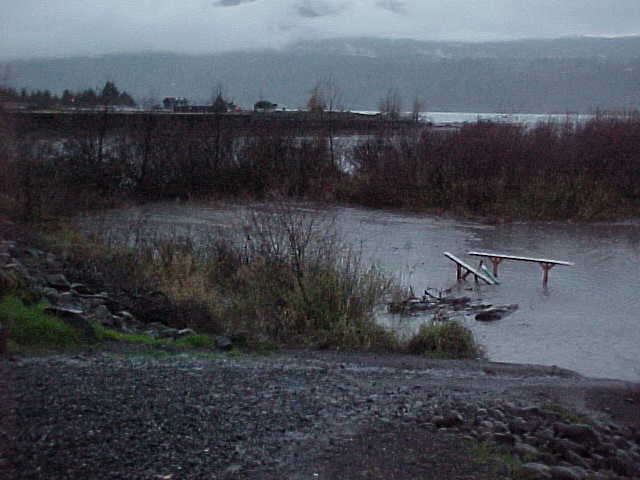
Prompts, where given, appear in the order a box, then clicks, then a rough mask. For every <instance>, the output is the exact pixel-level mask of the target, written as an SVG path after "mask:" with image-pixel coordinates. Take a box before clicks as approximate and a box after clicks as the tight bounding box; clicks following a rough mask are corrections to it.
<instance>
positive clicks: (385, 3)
mask: <svg viewBox="0 0 640 480" xmlns="http://www.w3.org/2000/svg"><path fill="white" fill-rule="evenodd" d="M377 5H378V6H379V7H381V8H384V9H386V10H389V11H390V12H393V13H397V14H398V15H403V14H405V13H407V8H406V5H405V2H404V1H402V0H380V1H379V2H378V3H377Z"/></svg>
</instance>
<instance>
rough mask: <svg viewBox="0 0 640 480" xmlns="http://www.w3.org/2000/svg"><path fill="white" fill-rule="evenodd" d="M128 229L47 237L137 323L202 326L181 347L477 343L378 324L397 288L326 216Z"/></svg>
mask: <svg viewBox="0 0 640 480" xmlns="http://www.w3.org/2000/svg"><path fill="white" fill-rule="evenodd" d="M136 228H142V227H140V226H137V227H136V226H135V225H129V226H128V227H127V228H126V229H125V230H127V232H128V234H129V236H128V237H126V238H124V237H116V236H113V235H112V234H111V232H110V230H109V229H108V228H105V229H104V231H102V232H94V233H93V234H92V235H91V237H86V236H82V235H79V234H78V233H75V232H74V231H73V230H69V229H67V230H60V229H58V230H56V231H54V232H52V233H50V234H49V237H48V240H47V241H48V242H49V244H50V245H53V246H54V248H55V251H56V252H57V253H58V255H59V256H60V257H61V258H64V259H65V262H66V264H67V268H68V271H69V272H70V275H73V278H74V280H76V281H81V282H83V283H85V284H87V285H89V286H90V287H92V288H94V289H96V290H98V291H100V290H104V289H107V290H109V291H110V293H111V295H112V296H113V298H114V299H115V300H116V301H117V302H121V303H122V305H123V308H125V309H127V310H129V311H131V312H132V313H133V314H134V315H135V316H136V317H137V318H139V319H140V320H142V321H143V322H161V323H164V324H166V325H169V326H171V327H176V328H192V329H194V330H195V331H196V332H198V333H199V334H200V335H196V336H191V337H187V339H186V340H185V341H184V342H183V343H185V342H186V344H188V345H191V346H194V347H197V346H211V345H212V340H211V338H212V337H213V336H215V335H220V334H224V335H228V336H230V337H231V338H232V339H233V341H234V344H235V345H237V346H240V347H243V346H244V347H246V348H249V349H265V348H269V349H270V348H279V347H301V346H302V347H309V348H328V349H349V350H352V349H353V350H373V351H386V352H411V353H414V354H420V355H422V354H424V355H429V356H432V357H454V358H475V357H477V356H478V355H479V354H480V353H481V349H480V348H479V347H478V346H477V345H476V344H475V342H474V341H473V336H472V335H471V334H470V332H469V331H468V330H467V329H465V328H464V327H461V326H459V325H457V324H453V323H451V324H449V323H446V324H445V323H442V324H438V325H435V324H434V326H433V328H432V331H431V332H430V334H429V335H428V337H429V340H428V341H422V340H418V338H420V339H423V337H425V333H424V332H420V334H419V335H418V336H417V337H416V339H414V340H412V342H411V343H407V342H406V341H401V340H399V339H398V338H397V336H396V335H395V334H394V333H393V332H391V331H389V330H386V329H385V328H383V327H381V326H380V325H378V324H377V323H376V320H375V317H374V313H373V312H374V309H376V307H378V306H380V305H382V304H384V303H385V302H386V301H387V300H389V299H391V298H398V297H400V296H403V295H405V294H406V293H405V292H404V291H403V290H402V289H401V288H400V287H399V285H398V284H397V282H396V281H395V280H394V279H393V278H391V277H390V276H388V275H387V274H385V273H384V272H382V271H381V270H380V269H379V268H377V267H376V266H375V265H370V264H368V263H365V262H364V261H363V260H362V258H361V257H360V255H359V253H358V252H357V251H356V250H354V249H353V248H351V247H349V246H348V245H346V244H345V243H344V242H342V241H341V240H340V238H338V235H337V234H336V233H335V230H334V228H333V221H332V218H331V216H330V215H329V214H326V215H324V216H323V215H321V214H318V212H314V213H313V214H310V213H308V211H307V210H305V209H299V208H294V207H291V206H289V205H287V204H281V205H280V206H273V205H272V206H271V207H269V208H268V209H263V210H252V211H247V213H246V214H245V216H244V217H243V218H242V219H241V220H240V221H239V225H238V226H237V228H234V229H233V232H236V233H230V231H220V230H215V229H213V230H212V229H204V230H202V231H200V232H199V233H198V235H196V236H193V235H191V236H186V237H179V236H177V235H169V234H167V232H160V231H156V232H155V233H154V232H151V231H148V230H146V231H142V230H140V231H136ZM1 321H2V320H0V322H1ZM14 324H15V322H14ZM96 333H97V336H98V338H99V339H100V340H103V341H109V340H111V341H136V342H144V343H149V342H151V341H152V339H150V338H148V337H147V336H144V335H143V336H140V338H138V337H135V338H134V337H133V336H131V335H124V334H121V333H118V332H115V331H112V330H106V329H104V328H103V327H100V328H98V330H97V332H96ZM455 337H458V338H455Z"/></svg>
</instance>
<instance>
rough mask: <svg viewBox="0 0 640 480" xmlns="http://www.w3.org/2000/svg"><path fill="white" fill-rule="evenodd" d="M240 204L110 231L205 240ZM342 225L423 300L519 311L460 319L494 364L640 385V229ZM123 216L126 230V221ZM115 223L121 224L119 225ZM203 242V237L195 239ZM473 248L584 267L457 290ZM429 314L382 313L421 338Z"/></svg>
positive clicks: (152, 215)
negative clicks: (434, 295) (458, 262)
mask: <svg viewBox="0 0 640 480" xmlns="http://www.w3.org/2000/svg"><path fill="white" fill-rule="evenodd" d="M240 210H241V207H240V206H235V205H228V204H226V205H205V204H173V203H162V204H154V205H150V206H146V207H144V208H132V209H127V210H119V211H118V212H117V213H113V214H112V215H111V216H110V217H109V219H108V223H109V224H110V225H118V224H119V225H123V224H125V223H126V224H129V225H130V224H131V223H130V222H131V219H135V221H136V222H137V224H142V223H144V224H151V225H160V226H161V227H162V229H164V230H165V231H176V232H178V233H185V232H196V231H197V228H198V227H201V226H203V225H217V226H222V227H227V228H228V227H229V226H231V225H232V224H233V223H234V222H235V221H236V220H237V219H238V216H239V212H240ZM335 215H336V217H335V218H336V226H337V228H338V229H339V231H340V232H341V233H342V234H343V235H344V237H346V239H347V240H348V241H349V243H351V244H352V245H355V246H357V247H361V248H362V252H363V256H364V257H365V258H368V259H371V260H373V261H375V262H377V263H378V264H379V265H380V266H382V267H383V268H384V269H385V270H386V271H387V272H389V273H393V274H395V275H397V276H399V277H400V278H401V280H402V282H403V283H404V284H405V285H411V286H412V287H413V289H414V291H415V292H416V294H418V295H420V294H421V293H422V292H423V291H424V290H425V289H426V288H433V289H436V290H445V289H449V288H451V289H452V294H454V295H468V296H472V297H474V298H475V297H479V298H481V299H482V300H483V301H484V302H485V303H492V304H495V305H499V304H500V305H503V304H514V303H515V304H518V305H519V309H518V310H517V311H515V312H514V313H513V314H511V315H509V316H507V317H505V318H503V319H501V320H499V321H496V322H492V323H481V322H477V321H475V320H474V319H473V317H472V316H467V317H464V316H462V317H460V318H459V319H460V321H462V322H464V324H465V325H467V326H468V327H470V328H471V329H472V331H473V332H474V334H475V336H476V339H477V340H478V341H479V342H480V343H481V344H483V345H484V346H485V347H486V350H487V354H488V357H489V359H490V360H493V361H498V362H517V363H535V364H542V365H557V366H558V367H562V368H568V369H571V370H575V371H577V372H579V373H581V374H584V375H588V376H591V377H606V378H619V379H625V380H631V381H640V315H639V313H638V312H639V310H640V295H639V290H640V279H639V274H640V269H639V265H640V222H639V221H630V222H622V223H606V224H605V223H599V224H571V223H509V224H504V225H485V224H481V223H477V222H472V221H464V220H463V221H461V220H457V219H447V218H439V217H433V216H427V215H412V214H406V213H395V212H388V211H381V210H367V209H362V208H351V207H339V208H336V209H335ZM122 217H126V218H127V222H121V221H120V220H121V219H122ZM114 220H115V222H114ZM194 234H195V233H194ZM470 250H484V251H493V252H499V253H505V254H513V255H521V256H530V257H542V258H551V259H556V260H566V261H571V262H574V263H575V266H573V267H566V266H557V267H555V268H553V269H552V270H551V271H550V274H549V283H548V285H547V286H546V287H543V285H542V269H541V268H540V266H539V265H538V264H535V263H527V262H514V261H511V262H508V261H505V262H503V263H502V264H501V265H500V268H499V279H500V282H501V283H500V285H493V286H489V285H476V284H474V283H473V281H471V282H463V283H462V284H458V283H457V281H456V275H455V267H454V264H453V263H452V262H451V261H450V260H449V259H447V258H446V257H444V256H443V254H442V252H443V251H449V252H451V253H453V254H455V255H457V256H459V257H461V258H464V259H466V260H468V261H469V263H471V264H472V265H477V263H478V261H479V259H477V258H474V257H469V256H467V255H466V252H468V251H470ZM428 319H429V316H428V315H422V316H415V317H407V316H398V315H389V314H383V315H380V322H381V323H384V324H386V325H389V326H391V327H392V328H397V329H399V330H402V331H407V330H409V331H412V330H416V329H417V328H418V327H419V325H420V324H421V323H423V322H425V321H428Z"/></svg>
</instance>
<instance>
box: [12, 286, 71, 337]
mask: <svg viewBox="0 0 640 480" xmlns="http://www.w3.org/2000/svg"><path fill="white" fill-rule="evenodd" d="M46 307H47V304H46V303H44V302H41V303H38V304H37V305H35V306H32V307H27V306H25V305H24V304H23V303H22V301H21V300H19V299H18V298H16V297H14V296H7V297H5V298H4V299H3V300H2V302H0V322H2V323H6V324H7V325H8V327H9V338H10V339H11V340H12V341H13V342H15V343H17V344H19V345H25V346H58V347H68V346H72V345H77V344H79V343H80V335H79V334H78V332H76V330H75V329H74V328H73V327H71V326H69V325H67V324H66V323H64V322H63V321H62V320H60V319H58V318H56V317H54V316H52V315H47V314H46V313H44V309H45V308H46Z"/></svg>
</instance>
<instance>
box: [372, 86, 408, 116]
mask: <svg viewBox="0 0 640 480" xmlns="http://www.w3.org/2000/svg"><path fill="white" fill-rule="evenodd" d="M378 109H379V110H380V114H381V115H383V116H385V117H387V118H389V119H390V120H398V119H399V118H400V112H401V111H402V98H401V97H400V92H398V90H396V89H395V88H390V89H389V90H388V91H387V94H386V95H385V96H384V97H383V98H382V99H381V100H380V103H379V104H378Z"/></svg>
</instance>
